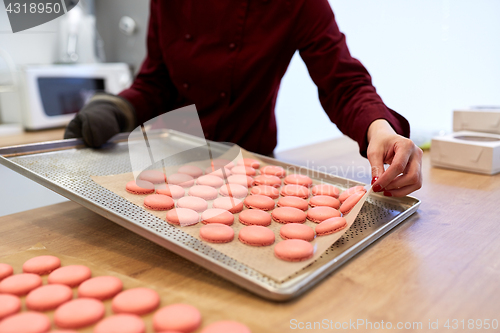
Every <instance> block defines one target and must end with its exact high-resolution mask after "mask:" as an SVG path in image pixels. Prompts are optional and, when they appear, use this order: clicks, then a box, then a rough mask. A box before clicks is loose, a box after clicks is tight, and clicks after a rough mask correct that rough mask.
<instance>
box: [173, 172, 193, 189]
mask: <svg viewBox="0 0 500 333" xmlns="http://www.w3.org/2000/svg"><path fill="white" fill-rule="evenodd" d="M167 183H168V184H171V185H179V186H180V187H191V186H193V185H194V178H193V177H191V176H190V175H186V174H185V173H174V174H171V175H170V176H167Z"/></svg>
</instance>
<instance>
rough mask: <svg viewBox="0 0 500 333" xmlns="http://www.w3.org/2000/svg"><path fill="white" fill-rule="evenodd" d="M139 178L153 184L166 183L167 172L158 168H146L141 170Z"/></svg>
mask: <svg viewBox="0 0 500 333" xmlns="http://www.w3.org/2000/svg"><path fill="white" fill-rule="evenodd" d="M139 179H140V180H145V181H148V182H150V183H153V184H163V183H165V174H164V173H163V172H161V171H158V170H145V171H143V172H141V174H140V175H139Z"/></svg>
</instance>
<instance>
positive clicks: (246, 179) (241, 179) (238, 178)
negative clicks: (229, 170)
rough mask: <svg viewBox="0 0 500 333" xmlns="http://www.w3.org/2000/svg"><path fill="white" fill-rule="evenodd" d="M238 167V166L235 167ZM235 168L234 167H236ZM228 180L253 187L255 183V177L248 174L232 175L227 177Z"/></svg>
mask: <svg viewBox="0 0 500 333" xmlns="http://www.w3.org/2000/svg"><path fill="white" fill-rule="evenodd" d="M234 168H236V167H234ZM234 168H233V169H234ZM227 182H228V183H229V184H239V185H242V186H245V187H252V186H253V184H254V183H255V182H254V180H253V178H252V177H250V176H246V175H232V176H229V177H227Z"/></svg>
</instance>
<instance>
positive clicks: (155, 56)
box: [120, 0, 410, 155]
mask: <svg viewBox="0 0 500 333" xmlns="http://www.w3.org/2000/svg"><path fill="white" fill-rule="evenodd" d="M296 50H298V51H299V52H300V56H301V57H302V59H303V60H304V62H305V64H306V65H307V68H308V70H309V74H310V76H311V78H312V80H313V81H314V83H315V84H316V85H317V87H318V95H319V99H320V101H321V105H322V106H323V108H324V110H325V111H326V113H327V114H328V116H329V117H330V119H331V121H332V122H334V123H335V124H336V125H337V126H338V128H339V129H340V130H341V131H342V132H343V133H344V134H346V135H348V136H349V137H351V138H352V139H354V140H356V141H357V142H358V144H359V146H360V152H361V153H362V154H363V155H365V154H366V148H367V141H366V132H367V129H368V126H369V125H370V123H371V122H372V121H374V120H375V119H379V118H384V119H387V120H388V121H389V122H390V124H391V125H392V127H393V128H394V129H395V130H396V132H398V133H399V134H401V135H405V136H407V137H408V136H409V132H410V128H409V124H408V122H407V121H406V119H405V118H404V117H402V116H401V115H399V114H398V113H396V112H394V111H392V110H390V109H388V108H387V107H386V106H385V105H384V104H383V102H382V100H381V98H380V96H378V94H377V93H376V91H375V88H374V87H373V85H372V84H371V78H370V75H369V74H368V72H367V70H366V69H365V68H364V67H363V65H362V64H361V63H360V62H359V61H358V60H356V59H354V58H353V57H351V55H350V54H349V50H348V48H347V45H346V41H345V36H344V35H343V34H342V33H341V32H340V31H339V29H338V27H337V24H336V22H335V18H334V15H333V12H332V10H331V7H330V5H329V3H328V1H327V0H293V1H292V0H288V1H285V0H283V1H280V0H238V1H237V0H203V1H192V0H169V1H167V0H152V1H151V11H150V20H149V31H148V37H147V57H146V59H145V61H144V63H143V64H142V67H141V69H140V72H139V73H138V75H137V77H136V78H135V81H134V83H133V84H132V86H131V87H130V88H129V89H127V90H125V91H123V92H121V93H120V95H121V96H122V97H124V98H125V99H127V100H128V101H130V102H131V103H132V105H133V106H134V108H135V111H136V113H137V117H138V121H139V123H143V122H145V121H147V120H149V119H151V118H153V117H156V116H158V115H160V114H162V113H164V112H167V111H170V110H173V109H176V108H179V107H182V106H185V105H189V104H196V107H197V109H198V113H199V116H200V119H201V124H202V127H203V130H204V132H205V136H206V138H207V139H211V140H216V141H229V142H234V143H237V144H239V145H240V146H242V147H243V148H246V149H248V150H250V151H254V152H258V153H261V154H270V153H272V151H273V149H274V148H275V146H276V143H277V142H276V141H277V138H276V136H277V131H276V119H275V115H274V108H275V104H276V97H277V95H278V90H279V86H280V82H281V78H282V77H283V75H284V74H285V72H286V69H287V67H288V64H289V63H290V59H291V58H292V56H293V54H294V53H295V51H296ZM307 116H308V110H303V113H302V117H304V118H305V117H307ZM299 121H300V119H299ZM304 131H305V132H308V131H314V128H304Z"/></svg>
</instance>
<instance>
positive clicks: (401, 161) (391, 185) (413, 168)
mask: <svg viewBox="0 0 500 333" xmlns="http://www.w3.org/2000/svg"><path fill="white" fill-rule="evenodd" d="M367 137H368V150H367V157H368V160H369V161H370V164H371V167H372V179H373V180H372V184H373V190H374V191H375V192H381V191H384V195H386V196H394V197H403V196H405V195H407V194H410V193H411V192H413V191H416V190H418V189H419V188H421V187H422V154H423V153H422V149H420V148H419V147H417V146H416V145H415V144H414V143H413V142H412V141H411V140H410V139H407V138H405V137H403V136H401V135H399V134H397V133H396V132H395V131H394V129H393V128H392V127H391V125H390V124H389V123H388V122H387V121H386V120H384V119H377V120H375V121H374V122H372V123H371V125H370V127H369V128H368V133H367ZM384 164H390V165H389V167H388V168H387V170H384Z"/></svg>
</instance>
